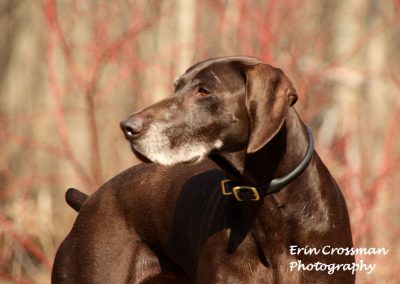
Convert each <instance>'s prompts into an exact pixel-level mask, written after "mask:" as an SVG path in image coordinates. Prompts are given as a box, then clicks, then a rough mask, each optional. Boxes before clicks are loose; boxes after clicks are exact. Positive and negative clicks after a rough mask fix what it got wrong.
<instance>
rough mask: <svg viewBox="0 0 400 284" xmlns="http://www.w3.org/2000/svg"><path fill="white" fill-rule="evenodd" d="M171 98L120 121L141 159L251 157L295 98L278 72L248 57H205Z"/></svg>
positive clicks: (180, 81)
mask: <svg viewBox="0 0 400 284" xmlns="http://www.w3.org/2000/svg"><path fill="white" fill-rule="evenodd" d="M174 83H175V92H174V93H175V94H174V96H173V97H171V98H168V99H165V100H162V101H160V102H158V103H156V104H154V105H152V106H149V107H147V108H145V109H143V110H140V111H138V112H136V113H134V114H132V115H130V116H129V117H128V118H127V119H125V120H124V121H122V122H121V128H122V130H123V132H124V134H125V137H126V138H127V139H128V140H129V141H130V143H131V146H132V150H133V152H134V153H135V154H136V155H137V156H138V157H139V158H141V159H142V160H143V159H144V160H147V161H152V162H157V163H160V164H163V165H173V164H177V163H182V162H194V161H196V160H200V159H201V158H203V157H205V156H207V155H208V154H210V153H212V152H217V151H226V152H236V151H240V150H243V149H246V151H247V153H254V152H256V151H258V150H259V149H261V148H262V147H263V146H264V145H265V144H266V143H268V141H269V140H271V138H272V137H273V136H274V135H275V134H276V133H277V132H278V131H279V129H280V128H281V126H282V125H283V122H284V120H285V116H286V113H287V110H288V108H289V107H290V106H291V105H293V104H294V103H295V102H296V100H297V95H296V91H295V90H294V88H293V86H292V84H291V82H290V81H289V79H288V78H287V77H286V76H285V75H284V74H283V72H282V71H281V70H280V69H277V68H274V67H272V66H270V65H267V64H264V63H262V62H261V61H259V60H257V59H255V58H251V57H225V58H217V59H209V60H206V61H202V62H200V63H197V64H196V65H194V66H192V67H190V68H189V69H188V70H187V71H186V72H185V73H184V74H183V75H182V76H180V77H179V78H178V79H177V80H175V82H174Z"/></svg>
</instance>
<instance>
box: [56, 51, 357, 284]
mask: <svg viewBox="0 0 400 284" xmlns="http://www.w3.org/2000/svg"><path fill="white" fill-rule="evenodd" d="M296 100H297V94H296V91H295V89H294V88H293V86H292V84H291V82H290V81H289V79H288V78H287V77H286V76H285V74H284V73H283V72H282V71H281V70H280V69H277V68H274V67H272V66H270V65H267V64H264V63H262V62H261V61H259V60H257V59H255V58H251V57H224V58H216V59H210V60H206V61H202V62H200V63H197V64H196V65H194V66H192V67H190V68H189V69H188V70H187V71H186V72H185V74H183V75H182V76H180V77H179V78H178V79H177V80H176V81H175V94H174V96H173V97H171V98H168V99H165V100H163V101H161V102H159V103H156V104H154V105H152V106H150V107H148V108H146V109H144V110H141V111H139V112H136V113H134V114H132V115H130V116H129V117H128V118H127V119H125V120H124V121H123V122H121V128H122V130H123V132H124V134H125V137H126V138H127V139H128V140H129V142H130V144H131V148H132V150H133V152H134V153H135V155H136V156H137V157H139V158H140V159H141V160H143V161H144V162H145V163H143V164H140V165H138V166H134V167H132V168H130V169H128V170H126V171H124V172H122V173H121V174H119V175H117V176H116V177H114V178H113V179H111V180H110V181H108V182H107V183H106V184H104V185H103V186H102V187H101V188H100V189H99V190H98V191H97V192H96V193H94V194H93V195H91V196H90V197H88V196H86V195H85V194H83V193H81V192H80V191H77V190H74V189H70V190H68V191H67V194H66V199H67V202H68V203H69V204H70V205H71V206H72V207H73V208H74V209H76V210H77V211H79V214H78V217H77V219H76V221H75V224H74V226H73V228H72V231H71V232H70V233H69V235H68V236H67V237H66V239H65V240H64V241H63V243H62V244H61V246H60V248H59V249H58V252H57V255H56V259H55V263H54V269H53V273H52V282H53V283H207V284H208V283H354V281H355V275H354V274H352V273H351V271H347V270H345V269H339V270H337V271H335V272H334V273H333V274H330V273H328V272H327V271H326V269H325V270H324V269H305V267H310V266H309V265H314V264H316V263H320V264H321V265H322V266H321V267H324V266H323V265H325V268H326V267H327V265H329V264H341V265H342V267H343V266H344V265H345V264H347V265H350V264H351V263H353V262H354V256H351V255H350V256H349V255H347V256H346V255H339V254H335V253H332V254H322V253H320V254H317V253H307V248H308V249H314V251H316V250H317V249H321V248H322V247H327V246H328V247H331V248H347V247H352V245H353V244H352V236H351V231H350V223H349V216H348V213H347V208H346V204H345V201H344V199H343V196H342V193H341V192H340V189H339V188H338V186H337V184H336V182H335V180H334V179H333V177H332V176H331V174H330V173H329V171H328V169H327V168H326V167H325V165H324V164H323V163H322V161H321V160H320V158H319V156H318V154H317V153H316V152H315V151H314V148H313V139H312V135H311V132H310V131H309V130H308V128H307V127H306V126H305V125H304V124H303V123H302V121H301V120H300V118H299V116H298V114H297V113H296V111H295V109H294V107H293V104H294V103H295V102H296ZM293 264H297V266H296V268H293V267H294V265H293Z"/></svg>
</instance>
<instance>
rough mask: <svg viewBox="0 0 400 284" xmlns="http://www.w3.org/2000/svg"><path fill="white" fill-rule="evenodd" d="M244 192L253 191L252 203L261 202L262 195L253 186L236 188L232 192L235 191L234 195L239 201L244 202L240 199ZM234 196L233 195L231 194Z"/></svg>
mask: <svg viewBox="0 0 400 284" xmlns="http://www.w3.org/2000/svg"><path fill="white" fill-rule="evenodd" d="M241 190H244V191H251V192H252V193H253V195H254V197H253V198H252V199H250V201H257V200H260V194H259V193H258V191H257V189H256V188H255V187H253V186H235V187H234V188H233V189H232V191H233V195H234V196H235V198H236V200H237V201H243V199H242V198H240V195H239V194H240V191H241ZM229 194H232V193H229Z"/></svg>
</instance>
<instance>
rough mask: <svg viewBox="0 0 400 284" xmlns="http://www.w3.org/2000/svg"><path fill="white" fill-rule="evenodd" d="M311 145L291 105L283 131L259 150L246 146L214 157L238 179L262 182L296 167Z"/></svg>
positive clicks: (228, 173) (247, 182)
mask: <svg viewBox="0 0 400 284" xmlns="http://www.w3.org/2000/svg"><path fill="white" fill-rule="evenodd" d="M307 146H308V140H307V134H306V131H305V126H304V125H303V123H302V122H301V120H300V118H299V117H298V115H297V113H296V111H295V110H294V108H290V110H289V111H288V114H287V117H286V119H285V122H284V124H283V126H282V128H281V129H280V130H279V132H278V133H277V134H276V135H275V136H274V138H272V140H271V141H270V142H268V143H267V144H266V145H265V146H264V147H263V148H262V149H260V150H259V151H257V152H256V153H254V154H247V153H246V149H243V150H242V151H238V152H235V153H219V154H218V155H213V156H212V157H211V158H212V159H213V160H214V161H215V162H216V163H217V164H218V165H219V166H220V167H221V168H222V169H223V170H224V171H225V172H226V173H227V175H228V176H230V177H231V178H233V179H235V180H236V181H237V182H242V183H246V184H251V185H260V184H263V183H266V182H268V181H270V180H272V179H274V178H279V177H282V176H285V175H286V174H288V173H289V172H290V171H292V170H293V169H294V168H295V167H296V166H297V165H298V164H299V163H300V162H301V161H302V160H303V159H304V155H305V153H306V151H307Z"/></svg>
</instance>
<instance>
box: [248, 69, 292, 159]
mask: <svg viewBox="0 0 400 284" xmlns="http://www.w3.org/2000/svg"><path fill="white" fill-rule="evenodd" d="M242 70H243V72H244V75H245V77H246V109H247V113H248V116H249V120H250V137H249V144H248V147H247V153H254V152H257V151H258V150H260V149H261V148H262V147H263V146H264V145H265V144H267V143H268V142H269V141H270V140H271V139H272V138H273V137H274V136H275V135H276V134H277V133H278V131H279V130H280V128H281V127H282V125H283V122H284V121H285V117H286V114H287V111H288V109H289V107H290V106H291V105H293V104H294V103H295V102H296V101H297V94H296V91H295V89H294V88H293V86H292V83H291V82H290V80H289V79H288V78H287V77H286V76H285V74H284V73H283V72H282V70H280V69H278V68H274V67H272V66H270V65H267V64H257V65H252V66H245V67H244V68H243V69H242Z"/></svg>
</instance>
